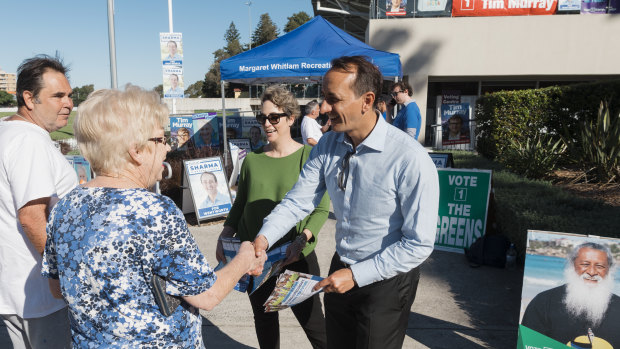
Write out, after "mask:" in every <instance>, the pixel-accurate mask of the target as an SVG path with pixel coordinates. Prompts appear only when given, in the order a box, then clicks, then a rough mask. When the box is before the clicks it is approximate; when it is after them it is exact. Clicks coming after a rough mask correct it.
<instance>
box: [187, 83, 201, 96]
mask: <svg viewBox="0 0 620 349" xmlns="http://www.w3.org/2000/svg"><path fill="white" fill-rule="evenodd" d="M203 84H204V81H202V80H198V81H196V82H195V83H193V84H191V85H189V86H188V87H187V89H185V97H186V98H200V97H202V85H203Z"/></svg>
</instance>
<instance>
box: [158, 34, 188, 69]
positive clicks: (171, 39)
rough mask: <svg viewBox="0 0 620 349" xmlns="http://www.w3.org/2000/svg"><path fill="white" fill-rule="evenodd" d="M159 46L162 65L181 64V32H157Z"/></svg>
mask: <svg viewBox="0 0 620 349" xmlns="http://www.w3.org/2000/svg"><path fill="white" fill-rule="evenodd" d="M159 48H160V55H161V62H162V65H164V66H182V65H183V34H182V33H159Z"/></svg>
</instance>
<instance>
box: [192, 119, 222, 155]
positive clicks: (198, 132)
mask: <svg viewBox="0 0 620 349" xmlns="http://www.w3.org/2000/svg"><path fill="white" fill-rule="evenodd" d="M216 115H217V113H216V112H210V113H199V114H194V115H192V120H193V125H194V138H193V139H194V144H196V147H198V148H200V147H205V146H206V147H218V146H219V144H220V123H219V119H218V117H217V116H216Z"/></svg>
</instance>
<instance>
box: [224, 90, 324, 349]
mask: <svg viewBox="0 0 620 349" xmlns="http://www.w3.org/2000/svg"><path fill="white" fill-rule="evenodd" d="M298 116H299V105H298V104H297V100H296V99H295V97H294V96H293V95H292V94H291V93H290V92H289V91H287V90H286V89H284V88H282V87H279V86H271V87H269V88H267V89H266V90H265V93H264V94H263V97H262V99H261V113H260V114H258V116H257V117H256V119H257V120H258V122H259V123H260V124H261V125H262V127H263V131H265V135H266V136H267V140H268V141H269V144H267V145H265V146H263V147H261V148H259V149H257V150H255V151H254V152H252V153H250V154H248V155H247V156H246V158H245V160H244V161H243V166H242V167H241V173H240V174H239V187H238V189H237V197H236V199H235V202H234V204H233V206H232V209H231V210H230V213H229V214H228V218H227V219H226V222H225V223H224V229H223V230H222V233H221V234H220V237H232V236H236V237H238V238H239V239H240V240H241V241H254V238H255V237H256V235H257V234H258V231H259V230H260V228H261V227H262V225H263V219H264V218H265V217H266V216H267V215H268V214H269V213H270V212H271V210H273V209H274V208H275V207H276V205H277V204H278V203H279V202H280V201H281V200H282V199H283V198H284V196H285V195H286V193H287V192H288V191H289V190H291V188H292V187H293V185H294V184H295V183H296V182H297V178H298V177H299V173H300V172H301V168H302V167H303V164H304V163H305V162H306V160H307V159H308V156H309V155H310V150H311V149H312V148H311V147H309V146H304V145H302V144H300V143H298V142H296V141H295V140H293V138H292V137H291V126H292V125H293V123H294V122H295V118H296V117H298ZM328 212H329V197H328V196H327V194H325V196H324V197H323V200H321V203H320V204H319V205H318V206H317V208H316V209H315V210H314V211H313V212H312V213H311V214H310V215H309V216H308V217H306V218H305V219H304V220H302V221H301V222H300V223H298V224H297V226H296V227H294V228H293V229H291V231H289V233H288V234H287V235H286V236H285V237H284V238H282V239H281V240H280V241H278V243H276V244H275V245H274V246H279V245H282V244H284V243H287V242H292V243H291V244H290V246H289V247H288V248H287V250H286V256H287V257H286V261H285V263H286V264H287V266H286V269H289V270H293V271H299V272H302V273H308V274H313V275H320V270H319V264H318V261H317V257H316V254H315V253H314V247H315V246H316V242H317V234H318V233H319V230H320V229H321V227H322V226H323V224H324V223H325V221H326V220H327V215H328ZM216 256H217V259H218V261H224V260H225V259H224V253H223V250H222V244H221V242H218V245H217V251H216ZM276 279H277V277H271V278H270V279H269V280H268V281H267V282H265V284H263V285H262V286H261V287H260V288H258V289H257V290H256V291H255V292H254V293H252V295H250V296H249V297H250V303H251V304H252V311H253V312H254V325H255V327H256V335H257V337H258V343H259V345H260V347H261V348H262V349H265V348H279V347H280V325H279V322H278V313H277V312H272V313H265V310H264V306H263V304H264V303H265V301H266V300H267V298H268V297H269V295H270V294H271V292H272V291H273V289H274V287H275V283H276ZM250 289H251V287H250ZM291 310H292V311H293V314H295V317H296V318H297V320H298V321H299V324H300V325H301V326H302V328H303V329H304V331H305V332H306V336H307V337H308V339H309V340H310V343H311V344H312V347H313V348H325V347H326V339H325V338H326V337H325V318H324V316H323V310H322V306H321V301H320V299H319V297H318V295H315V296H314V297H312V298H310V299H308V300H306V301H305V302H303V303H301V304H298V305H296V306H293V307H292V308H291Z"/></svg>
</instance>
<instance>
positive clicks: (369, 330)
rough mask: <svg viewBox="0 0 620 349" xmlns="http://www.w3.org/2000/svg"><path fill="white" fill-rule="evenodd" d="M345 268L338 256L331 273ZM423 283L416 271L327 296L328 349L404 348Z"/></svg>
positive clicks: (332, 264)
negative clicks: (416, 296)
mask: <svg viewBox="0 0 620 349" xmlns="http://www.w3.org/2000/svg"><path fill="white" fill-rule="evenodd" d="M345 267H346V266H345V265H344V264H343V263H342V262H340V257H339V256H338V255H337V254H334V257H333V258H332V262H331V266H330V269H329V274H332V273H333V272H335V271H336V270H339V269H343V268H345ZM419 280H420V270H419V268H415V269H412V270H411V271H409V272H407V273H403V274H399V275H396V276H394V277H392V278H390V279H387V280H382V281H379V282H375V283H372V284H370V285H366V286H364V287H358V286H355V287H353V288H352V289H351V290H349V291H348V292H346V293H343V294H338V293H326V294H325V298H324V300H325V322H326V326H327V347H328V348H334V349H336V348H337V349H343V348H356V349H367V348H369V349H370V348H380V349H391V348H394V349H396V348H399V349H400V348H402V346H403V341H404V340H405V331H406V330H407V322H408V319H409V313H410V311H411V305H412V304H413V300H414V299H415V294H416V291H417V289H418V281H419Z"/></svg>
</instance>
